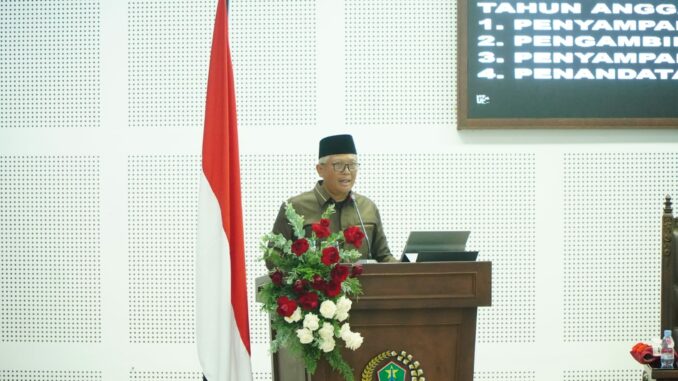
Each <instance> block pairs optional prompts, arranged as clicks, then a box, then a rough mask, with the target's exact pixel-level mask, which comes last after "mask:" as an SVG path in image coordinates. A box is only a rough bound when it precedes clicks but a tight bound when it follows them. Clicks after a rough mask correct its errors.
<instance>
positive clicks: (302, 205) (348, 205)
mask: <svg viewBox="0 0 678 381" xmlns="http://www.w3.org/2000/svg"><path fill="white" fill-rule="evenodd" d="M351 198H352V200H351ZM288 202H289V203H291V204H292V206H293V207H294V209H295V210H296V211H297V213H298V214H299V215H300V216H304V229H306V231H307V232H309V231H310V228H311V224H314V223H317V222H318V221H320V216H321V215H322V213H323V212H324V211H325V209H327V207H328V206H329V205H330V204H332V203H334V200H332V198H331V197H330V196H329V194H328V193H327V192H326V191H325V188H323V186H322V180H321V181H318V183H316V185H315V187H314V188H313V189H312V190H310V191H308V192H304V193H302V194H300V195H298V196H294V197H292V198H290V199H289V200H288ZM356 204H357V206H358V209H359V210H360V216H361V217H362V219H363V223H364V225H365V236H366V239H365V240H363V244H362V246H361V247H360V249H358V250H359V251H360V253H361V254H362V257H363V258H365V259H376V260H377V261H378V262H397V260H396V259H395V258H394V257H393V256H392V255H391V251H390V250H389V248H388V243H387V242H386V236H385V235H384V228H383V227H382V225H381V217H380V216H379V210H378V209H377V206H376V205H375V204H374V202H372V200H370V199H369V198H367V197H365V196H363V195H358V194H356V193H355V192H351V194H350V195H349V199H347V201H346V202H343V203H338V204H336V205H335V206H336V207H337V212H336V213H334V214H333V215H332V216H331V217H330V230H331V231H332V232H337V231H340V230H344V229H346V228H347V227H349V226H358V227H362V225H361V224H360V218H359V217H358V212H357V211H356V208H355V207H356ZM273 233H279V234H282V235H283V236H285V238H287V239H291V238H292V227H291V226H290V225H289V222H288V221H287V218H286V217H285V204H284V203H283V204H282V206H281V207H280V211H279V212H278V217H277V218H276V219H275V224H274V225H273ZM368 248H369V249H368ZM368 250H369V253H368Z"/></svg>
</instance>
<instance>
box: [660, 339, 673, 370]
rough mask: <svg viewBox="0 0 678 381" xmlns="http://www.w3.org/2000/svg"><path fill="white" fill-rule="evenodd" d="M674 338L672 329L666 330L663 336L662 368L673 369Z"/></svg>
mask: <svg viewBox="0 0 678 381" xmlns="http://www.w3.org/2000/svg"><path fill="white" fill-rule="evenodd" d="M673 360H674V356H673V338H672V337H671V330H669V329H667V330H665V331H664V337H663V338H662V351H661V362H662V369H673Z"/></svg>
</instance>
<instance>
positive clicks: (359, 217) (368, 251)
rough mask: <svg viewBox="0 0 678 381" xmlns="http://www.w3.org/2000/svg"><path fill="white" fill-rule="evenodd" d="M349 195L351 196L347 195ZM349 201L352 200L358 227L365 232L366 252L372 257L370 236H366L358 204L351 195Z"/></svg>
mask: <svg viewBox="0 0 678 381" xmlns="http://www.w3.org/2000/svg"><path fill="white" fill-rule="evenodd" d="M349 197H351V196H349ZM351 201H353V206H354V207H355V211H356V213H357V214H358V220H360V227H361V228H362V229H363V233H364V234H365V240H366V241H367V254H368V257H369V258H372V246H371V245H370V237H368V236H367V230H366V229H365V223H364V222H363V216H361V215H360V209H358V204H357V203H356V202H355V198H354V197H351Z"/></svg>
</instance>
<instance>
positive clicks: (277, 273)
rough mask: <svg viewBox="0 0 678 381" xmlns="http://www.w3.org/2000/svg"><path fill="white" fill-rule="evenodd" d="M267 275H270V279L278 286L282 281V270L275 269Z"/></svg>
mask: <svg viewBox="0 0 678 381" xmlns="http://www.w3.org/2000/svg"><path fill="white" fill-rule="evenodd" d="M269 276H270V277H271V281H272V282H273V284H274V285H276V286H280V285H281V284H282V281H283V273H282V271H280V270H275V272H274V273H273V274H271V275H269Z"/></svg>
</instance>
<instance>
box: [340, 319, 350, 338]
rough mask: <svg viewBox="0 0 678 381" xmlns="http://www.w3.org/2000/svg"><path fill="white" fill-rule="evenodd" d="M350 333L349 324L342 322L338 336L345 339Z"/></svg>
mask: <svg viewBox="0 0 678 381" xmlns="http://www.w3.org/2000/svg"><path fill="white" fill-rule="evenodd" d="M350 334H351V326H350V325H349V324H348V323H344V324H343V325H342V326H341V328H339V337H341V338H342V339H343V340H344V341H346V340H347V339H346V338H347V337H348V335H350Z"/></svg>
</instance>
